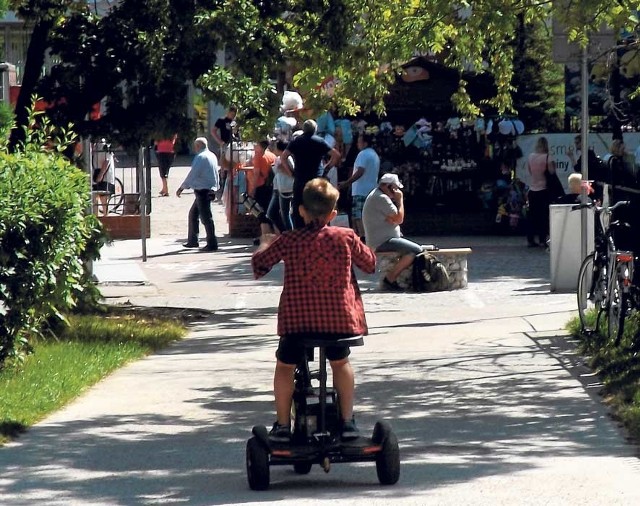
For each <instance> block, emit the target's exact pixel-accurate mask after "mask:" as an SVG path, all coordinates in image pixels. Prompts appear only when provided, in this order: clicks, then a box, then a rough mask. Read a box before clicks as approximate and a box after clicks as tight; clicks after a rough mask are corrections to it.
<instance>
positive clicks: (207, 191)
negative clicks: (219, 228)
mask: <svg viewBox="0 0 640 506" xmlns="http://www.w3.org/2000/svg"><path fill="white" fill-rule="evenodd" d="M194 149H195V152H196V156H195V157H194V158H193V162H192V163H191V170H190V171H189V174H187V177H186V178H185V180H184V181H183V182H182V184H181V185H180V187H179V188H178V190H177V191H176V196H177V197H180V195H181V194H182V192H183V191H184V190H185V189H187V188H192V189H193V193H194V196H195V199H194V201H193V204H192V206H191V209H190V210H189V233H188V236H187V242H186V243H184V244H183V246H184V247H185V248H197V247H198V246H199V244H198V233H199V225H198V221H201V222H202V225H203V226H204V230H205V232H206V234H207V245H206V246H204V247H203V248H200V250H201V251H216V250H217V249H218V240H217V239H216V230H215V226H214V224H213V216H212V215H211V201H212V200H213V198H214V196H215V191H216V190H217V189H218V186H219V184H220V180H219V176H218V158H217V157H216V155H215V154H213V153H212V152H211V151H209V147H208V142H207V139H206V138H205V137H198V138H197V139H196V140H195V141H194Z"/></svg>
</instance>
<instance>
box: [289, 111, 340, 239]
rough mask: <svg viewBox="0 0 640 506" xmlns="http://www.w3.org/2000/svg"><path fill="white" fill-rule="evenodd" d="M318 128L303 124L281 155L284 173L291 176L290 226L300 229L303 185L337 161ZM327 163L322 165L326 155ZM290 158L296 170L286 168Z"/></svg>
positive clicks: (308, 121)
mask: <svg viewBox="0 0 640 506" xmlns="http://www.w3.org/2000/svg"><path fill="white" fill-rule="evenodd" d="M317 128H318V126H317V124H316V122H315V121H314V120H312V119H308V120H306V121H305V122H304V123H303V124H302V135H299V136H298V137H296V138H295V139H293V140H292V141H291V142H290V143H289V144H288V146H287V148H286V149H285V150H284V151H283V152H282V154H281V155H280V159H281V160H282V164H283V165H284V167H285V169H286V170H289V171H290V172H291V173H292V174H293V200H292V202H291V205H292V210H291V218H292V221H293V227H294V228H296V229H298V228H303V227H304V226H305V224H304V219H303V218H302V216H301V215H300V211H299V207H300V205H301V204H302V190H303V189H304V185H305V184H307V183H308V182H309V181H311V180H312V179H314V178H316V177H322V176H323V175H324V174H326V173H328V172H329V170H330V169H331V168H332V167H334V166H336V165H337V164H338V163H339V162H340V153H339V152H338V150H337V149H335V148H331V147H329V145H328V144H327V143H326V142H325V141H324V139H323V138H322V137H320V136H318V135H316V130H317ZM327 155H328V156H329V161H328V162H326V164H323V163H322V162H323V160H324V158H325V157H326V156H327ZM290 156H292V157H293V161H294V163H295V170H294V168H293V167H291V166H290V165H289V157H290Z"/></svg>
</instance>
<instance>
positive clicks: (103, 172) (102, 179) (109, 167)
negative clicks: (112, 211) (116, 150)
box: [91, 139, 116, 216]
mask: <svg viewBox="0 0 640 506" xmlns="http://www.w3.org/2000/svg"><path fill="white" fill-rule="evenodd" d="M91 163H92V165H93V176H92V177H93V187H92V188H93V191H95V192H97V195H98V197H97V198H98V201H99V202H100V204H101V206H102V214H103V215H104V216H106V215H107V214H109V197H110V196H111V195H113V194H114V193H115V191H116V184H115V183H116V174H115V168H116V162H115V157H114V155H113V151H112V150H111V146H110V145H109V144H108V143H107V141H106V140H105V139H101V140H100V142H97V143H96V144H95V145H94V146H93V149H92V162H91Z"/></svg>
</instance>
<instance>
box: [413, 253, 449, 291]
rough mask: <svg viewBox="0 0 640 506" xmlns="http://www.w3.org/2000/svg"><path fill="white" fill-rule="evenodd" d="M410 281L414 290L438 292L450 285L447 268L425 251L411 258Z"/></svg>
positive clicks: (447, 288)
mask: <svg viewBox="0 0 640 506" xmlns="http://www.w3.org/2000/svg"><path fill="white" fill-rule="evenodd" d="M411 281H412V287H413V290H414V291H416V292H438V291H442V290H449V287H450V280H449V273H448V272H447V268H446V267H445V266H444V264H443V263H442V262H440V261H439V260H438V259H437V258H436V257H435V256H433V255H432V254H431V253H429V252H427V251H423V252H422V253H420V254H418V255H416V258H415V259H414V260H413V266H412V275H411Z"/></svg>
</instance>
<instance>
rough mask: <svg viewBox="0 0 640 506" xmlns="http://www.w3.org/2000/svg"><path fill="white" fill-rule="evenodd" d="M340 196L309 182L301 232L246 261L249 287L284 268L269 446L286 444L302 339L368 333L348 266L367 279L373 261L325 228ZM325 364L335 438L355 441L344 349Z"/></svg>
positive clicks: (347, 232)
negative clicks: (335, 407) (336, 408)
mask: <svg viewBox="0 0 640 506" xmlns="http://www.w3.org/2000/svg"><path fill="white" fill-rule="evenodd" d="M338 197H339V193H338V190H336V189H335V188H334V187H333V186H332V185H331V184H330V183H329V182H328V181H327V180H326V179H322V178H316V179H313V180H311V181H309V182H308V183H307V184H306V185H305V187H304V191H303V197H302V201H303V204H302V205H301V206H300V209H299V211H300V215H301V216H302V217H303V219H304V221H305V227H304V228H302V229H298V230H292V231H288V232H285V233H283V234H282V235H280V236H278V237H275V236H263V238H262V241H261V244H260V247H259V248H258V250H256V252H255V253H254V254H253V257H252V259H251V263H252V267H253V272H254V276H255V278H256V279H258V278H260V277H262V276H264V275H265V274H267V273H268V272H269V271H270V270H271V268H272V267H273V266H274V265H276V264H277V263H278V262H280V261H281V260H282V261H284V265H285V273H284V287H283V290H282V295H281V297H280V306H279V311H278V335H279V336H280V342H279V345H278V349H277V351H276V358H277V361H276V369H275V375H274V382H273V384H274V396H275V403H276V414H277V421H276V422H275V423H274V425H273V428H272V429H271V432H270V433H269V440H271V441H273V442H277V443H282V442H288V441H289V439H290V438H291V428H290V426H291V420H290V411H291V399H292V395H293V391H294V373H295V368H296V364H297V363H299V362H300V360H301V359H302V358H303V357H304V353H305V349H304V347H303V345H302V344H301V342H300V341H301V339H302V338H304V337H309V336H313V337H314V338H316V339H327V340H329V341H331V340H336V339H339V338H344V337H348V336H357V335H364V334H366V333H367V323H366V319H365V314H364V306H363V303H362V298H361V296H360V289H359V287H358V282H357V279H356V277H355V274H354V272H353V265H352V264H355V265H356V266H357V267H358V268H360V269H361V270H362V271H364V272H366V273H373V272H374V271H375V266H376V257H375V254H374V253H373V251H372V250H371V248H369V247H368V246H366V245H365V244H364V243H362V241H360V239H359V238H358V236H357V234H355V232H354V231H353V230H351V229H348V228H342V227H330V226H327V224H328V223H329V222H330V221H331V220H332V219H333V218H335V216H336V214H337V212H336V210H335V207H336V202H337V200H338ZM326 354H327V358H328V359H329V362H330V365H331V368H332V371H333V382H334V387H335V389H336V390H337V392H338V397H339V403H340V412H341V413H342V418H343V420H342V430H341V438H342V440H344V441H347V440H352V439H356V438H358V437H359V431H358V428H357V426H356V424H355V420H354V418H353V397H354V374H353V369H352V367H351V364H350V362H349V354H350V349H349V348H348V347H345V348H343V347H331V346H329V347H327V348H326Z"/></svg>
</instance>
